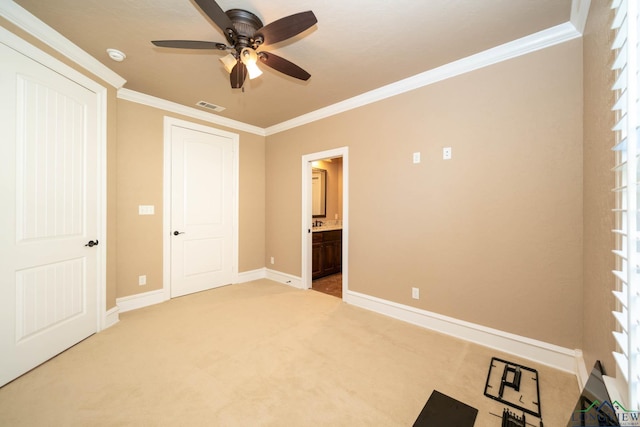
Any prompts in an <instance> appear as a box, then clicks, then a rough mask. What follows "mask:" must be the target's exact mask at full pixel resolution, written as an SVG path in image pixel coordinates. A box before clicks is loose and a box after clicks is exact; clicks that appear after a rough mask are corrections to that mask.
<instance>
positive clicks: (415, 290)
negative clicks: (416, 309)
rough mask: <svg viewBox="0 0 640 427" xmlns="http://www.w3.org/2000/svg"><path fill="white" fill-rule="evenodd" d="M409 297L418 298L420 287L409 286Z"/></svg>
mask: <svg viewBox="0 0 640 427" xmlns="http://www.w3.org/2000/svg"><path fill="white" fill-rule="evenodd" d="M411 298H413V299H420V289H419V288H411Z"/></svg>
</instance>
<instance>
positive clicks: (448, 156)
mask: <svg viewBox="0 0 640 427" xmlns="http://www.w3.org/2000/svg"><path fill="white" fill-rule="evenodd" d="M442 158H443V159H444V160H451V147H444V148H443V149H442Z"/></svg>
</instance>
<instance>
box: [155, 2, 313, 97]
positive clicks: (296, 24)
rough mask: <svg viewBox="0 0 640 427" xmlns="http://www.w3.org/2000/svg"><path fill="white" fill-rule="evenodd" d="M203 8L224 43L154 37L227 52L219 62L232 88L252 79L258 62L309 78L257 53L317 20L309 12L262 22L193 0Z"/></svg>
mask: <svg viewBox="0 0 640 427" xmlns="http://www.w3.org/2000/svg"><path fill="white" fill-rule="evenodd" d="M195 2H196V4H197V5H198V6H199V7H200V9H202V11H203V12H204V13H205V14H206V15H207V16H208V17H209V18H211V20H212V21H213V22H214V23H215V24H216V25H217V26H218V27H220V29H221V30H222V32H223V33H224V35H225V37H226V39H227V44H225V43H216V42H207V41H196V40H155V41H152V42H151V43H153V44H154V45H156V46H159V47H170V48H179V49H215V50H221V51H228V52H230V53H229V54H228V55H226V56H225V57H223V58H220V61H222V63H223V64H224V67H225V69H226V70H227V71H228V72H229V74H230V81H231V87H232V88H234V89H239V88H242V86H243V85H244V81H245V79H246V77H247V75H248V76H249V78H250V79H253V78H255V77H257V76H259V75H260V74H262V71H260V69H259V68H258V66H257V65H256V62H257V61H258V60H259V61H260V62H261V63H263V64H265V65H267V66H268V67H271V68H273V69H274V70H277V71H280V72H281V73H284V74H286V75H288V76H291V77H295V78H297V79H300V80H308V79H309V77H311V74H309V73H307V72H306V71H305V70H303V69H302V68H300V67H298V66H297V65H296V64H294V63H293V62H290V61H288V60H286V59H284V58H282V57H280V56H278V55H276V54H274V53H271V52H259V51H258V49H259V48H260V47H261V46H267V45H270V44H274V43H278V42H281V41H283V40H287V39H289V38H291V37H294V36H296V35H298V34H300V33H301V32H303V31H305V30H307V29H308V28H311V27H312V26H313V25H314V24H315V23H317V22H318V20H317V19H316V16H315V15H314V14H313V12H311V11H307V12H300V13H296V14H293V15H290V16H286V17H284V18H281V19H278V20H277V21H274V22H272V23H270V24H267V25H263V24H262V21H260V19H259V18H258V17H257V16H256V15H254V14H253V13H251V12H248V11H246V10H242V9H231V10H228V11H226V12H224V11H223V10H222V9H221V8H220V6H219V5H218V3H216V2H215V0H195Z"/></svg>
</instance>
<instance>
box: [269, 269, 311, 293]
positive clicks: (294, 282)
mask: <svg viewBox="0 0 640 427" xmlns="http://www.w3.org/2000/svg"><path fill="white" fill-rule="evenodd" d="M267 279H269V280H273V281H274V282H280V283H284V284H285V285H289V286H293V287H294V288H298V289H303V287H302V279H301V278H300V277H297V276H292V275H291V274H287V273H281V272H279V271H275V270H269V269H268V268H267Z"/></svg>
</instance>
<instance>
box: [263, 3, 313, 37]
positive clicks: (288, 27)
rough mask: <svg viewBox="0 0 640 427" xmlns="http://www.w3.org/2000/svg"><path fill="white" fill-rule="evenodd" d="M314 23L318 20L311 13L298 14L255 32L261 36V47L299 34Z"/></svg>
mask: <svg viewBox="0 0 640 427" xmlns="http://www.w3.org/2000/svg"><path fill="white" fill-rule="evenodd" d="M316 22H318V19H317V18H316V16H315V15H314V14H313V12H312V11H310V10H309V11H307V12H300V13H296V14H294V15H289V16H285V17H284V18H280V19H278V20H277V21H273V22H272V23H270V24H267V25H265V26H264V27H262V28H260V29H259V30H258V31H257V32H256V36H262V38H263V40H264V42H263V43H262V44H263V45H268V44H274V43H278V42H281V41H282V40H286V39H288V38H291V37H293V36H296V35H298V34H300V33H301V32H303V31H304V30H306V29H308V28H311V27H312V26H313V25H314V24H315V23H316Z"/></svg>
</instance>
